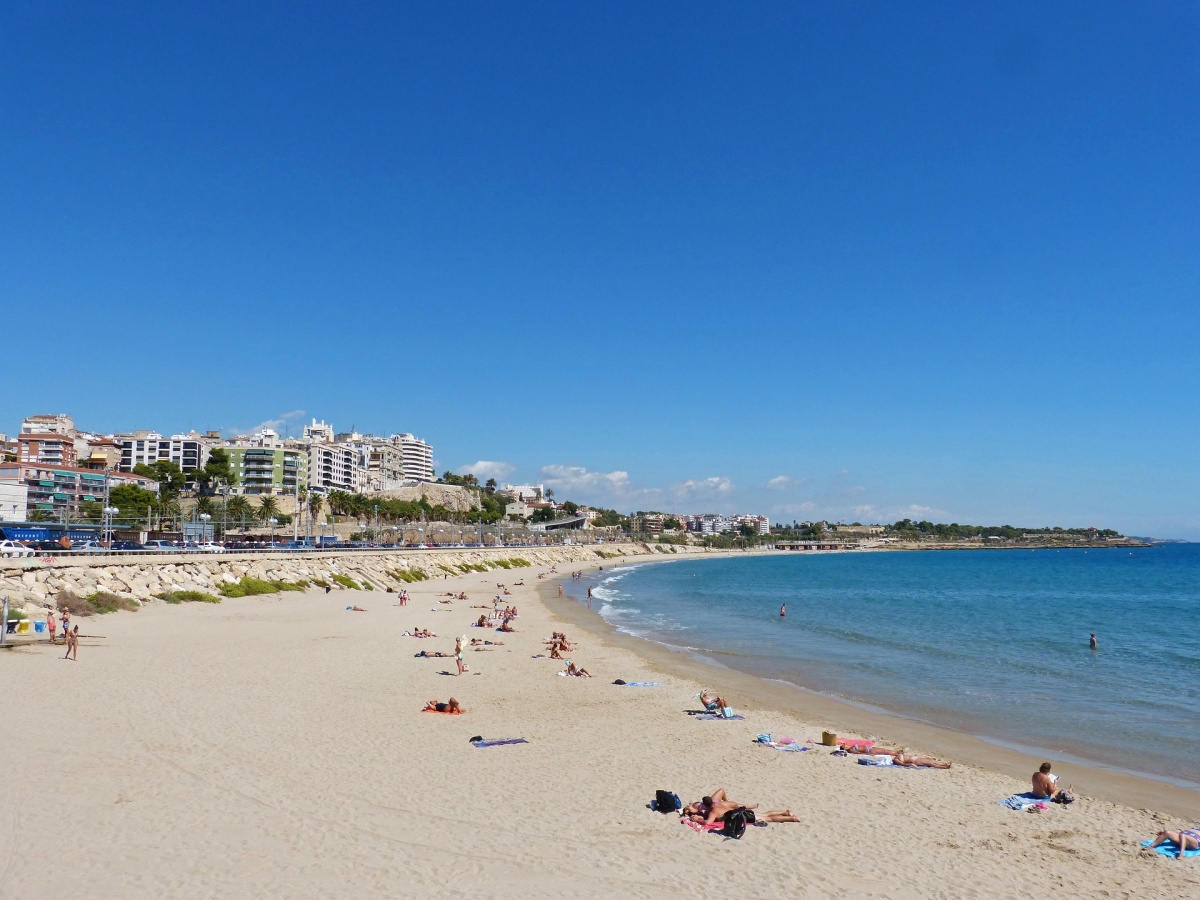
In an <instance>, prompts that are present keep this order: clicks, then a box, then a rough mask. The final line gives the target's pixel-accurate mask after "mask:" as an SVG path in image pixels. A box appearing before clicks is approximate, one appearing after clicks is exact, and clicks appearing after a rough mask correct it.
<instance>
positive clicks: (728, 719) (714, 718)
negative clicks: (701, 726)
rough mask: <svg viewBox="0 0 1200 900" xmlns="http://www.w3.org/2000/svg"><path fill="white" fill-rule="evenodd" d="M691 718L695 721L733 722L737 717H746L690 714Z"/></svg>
mask: <svg viewBox="0 0 1200 900" xmlns="http://www.w3.org/2000/svg"><path fill="white" fill-rule="evenodd" d="M692 718H693V719H695V720H696V721H697V722H734V721H736V720H738V719H744V718H746V717H745V716H711V715H707V714H706V715H703V716H692Z"/></svg>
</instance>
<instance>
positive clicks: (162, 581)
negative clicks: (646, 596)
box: [0, 544, 688, 615]
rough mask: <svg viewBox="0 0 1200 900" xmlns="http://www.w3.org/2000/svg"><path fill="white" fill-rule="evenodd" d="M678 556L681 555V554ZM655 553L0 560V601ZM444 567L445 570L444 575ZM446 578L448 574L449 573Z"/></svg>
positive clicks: (627, 549)
mask: <svg viewBox="0 0 1200 900" xmlns="http://www.w3.org/2000/svg"><path fill="white" fill-rule="evenodd" d="M678 550H679V552H687V551H688V548H683V547H680V548H678ZM657 554H658V550H657V549H656V548H654V549H652V548H651V547H649V546H647V545H645V544H603V545H599V546H595V545H591V546H553V547H497V548H475V549H455V550H417V551H408V552H405V551H379V552H370V551H358V552H354V553H338V552H336V551H331V552H328V553H308V554H297V555H295V556H292V555H287V554H278V555H276V554H256V553H230V554H221V555H214V556H198V555H195V554H192V555H188V556H166V555H163V556H156V557H154V558H153V559H146V558H145V557H136V556H127V557H96V558H91V559H79V560H71V561H65V560H62V558H61V557H60V558H58V559H57V560H56V561H54V562H44V561H42V560H4V561H3V562H4V563H5V564H6V565H5V566H4V567H3V568H0V597H4V596H7V597H8V600H9V605H10V606H11V607H12V608H14V609H21V608H22V607H23V608H24V609H25V612H26V614H27V615H34V614H37V613H39V612H41V611H42V610H43V609H44V608H45V606H46V605H47V604H53V602H54V597H55V596H56V595H57V594H58V593H59V592H62V591H70V592H71V593H73V594H77V595H79V596H81V597H87V596H88V595H90V594H93V593H95V592H97V591H106V592H109V593H112V594H116V595H118V596H120V597H127V598H129V599H132V600H135V601H137V602H138V603H145V602H147V601H151V600H153V599H154V597H155V596H156V595H158V594H162V593H166V592H168V591H176V590H198V591H205V592H207V593H210V594H217V593H218V592H219V591H220V586H221V585H222V584H232V583H233V582H236V581H239V580H241V579H242V578H244V577H247V576H249V577H251V578H259V579H262V580H264V581H286V582H292V583H295V582H298V581H313V580H321V581H326V582H329V583H333V576H334V575H335V574H337V575H343V576H346V577H348V578H352V579H353V580H354V581H355V582H357V583H359V584H363V583H364V582H368V583H370V584H371V585H372V586H373V587H374V589H376V590H386V589H387V588H389V587H391V588H393V589H394V590H399V589H400V588H402V587H404V586H405V585H406V584H407V582H406V581H405V580H404V578H402V577H397V576H396V575H395V574H393V573H395V572H397V571H399V572H414V573H415V572H420V573H423V574H424V575H425V576H426V578H428V579H434V578H438V577H440V576H442V575H444V574H459V573H460V572H461V568H460V567H461V566H463V565H467V564H470V565H483V566H488V567H489V568H491V570H492V571H493V572H494V573H503V575H504V576H505V577H502V578H501V579H500V580H501V581H505V580H508V578H510V577H511V578H513V579H515V580H520V577H521V576H520V573H521V572H522V571H523V568H513V569H511V570H508V571H506V570H505V569H504V568H503V567H502V566H499V561H500V560H514V559H523V560H526V561H528V562H530V563H532V564H534V565H554V564H562V565H563V566H564V567H566V568H569V567H570V565H569V564H571V563H595V562H599V561H600V559H601V558H612V557H617V556H633V555H642V556H647V555H657ZM443 567H445V568H443ZM448 570H449V572H448Z"/></svg>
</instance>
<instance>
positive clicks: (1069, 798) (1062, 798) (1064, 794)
mask: <svg viewBox="0 0 1200 900" xmlns="http://www.w3.org/2000/svg"><path fill="white" fill-rule="evenodd" d="M1054 802H1055V803H1061V804H1062V805H1063V806H1066V805H1067V804H1068V803H1074V802H1075V795H1074V794H1072V793H1071V792H1070V791H1066V790H1063V791H1059V792H1058V793H1057V794H1056V795H1055V797H1054Z"/></svg>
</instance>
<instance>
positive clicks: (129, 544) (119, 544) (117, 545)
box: [110, 541, 146, 552]
mask: <svg viewBox="0 0 1200 900" xmlns="http://www.w3.org/2000/svg"><path fill="white" fill-rule="evenodd" d="M110 549H112V550H123V551H126V552H128V551H130V550H145V549H146V545H145V544H139V543H138V542H137V541H113V542H112V547H111V548H110Z"/></svg>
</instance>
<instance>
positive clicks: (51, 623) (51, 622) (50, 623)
mask: <svg viewBox="0 0 1200 900" xmlns="http://www.w3.org/2000/svg"><path fill="white" fill-rule="evenodd" d="M57 627H58V622H56V621H55V619H54V610H53V609H51V608H50V607H49V606H47V607H46V629H47V630H48V631H49V632H50V643H52V644H53V643H56V641H55V639H54V629H55V628H57Z"/></svg>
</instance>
